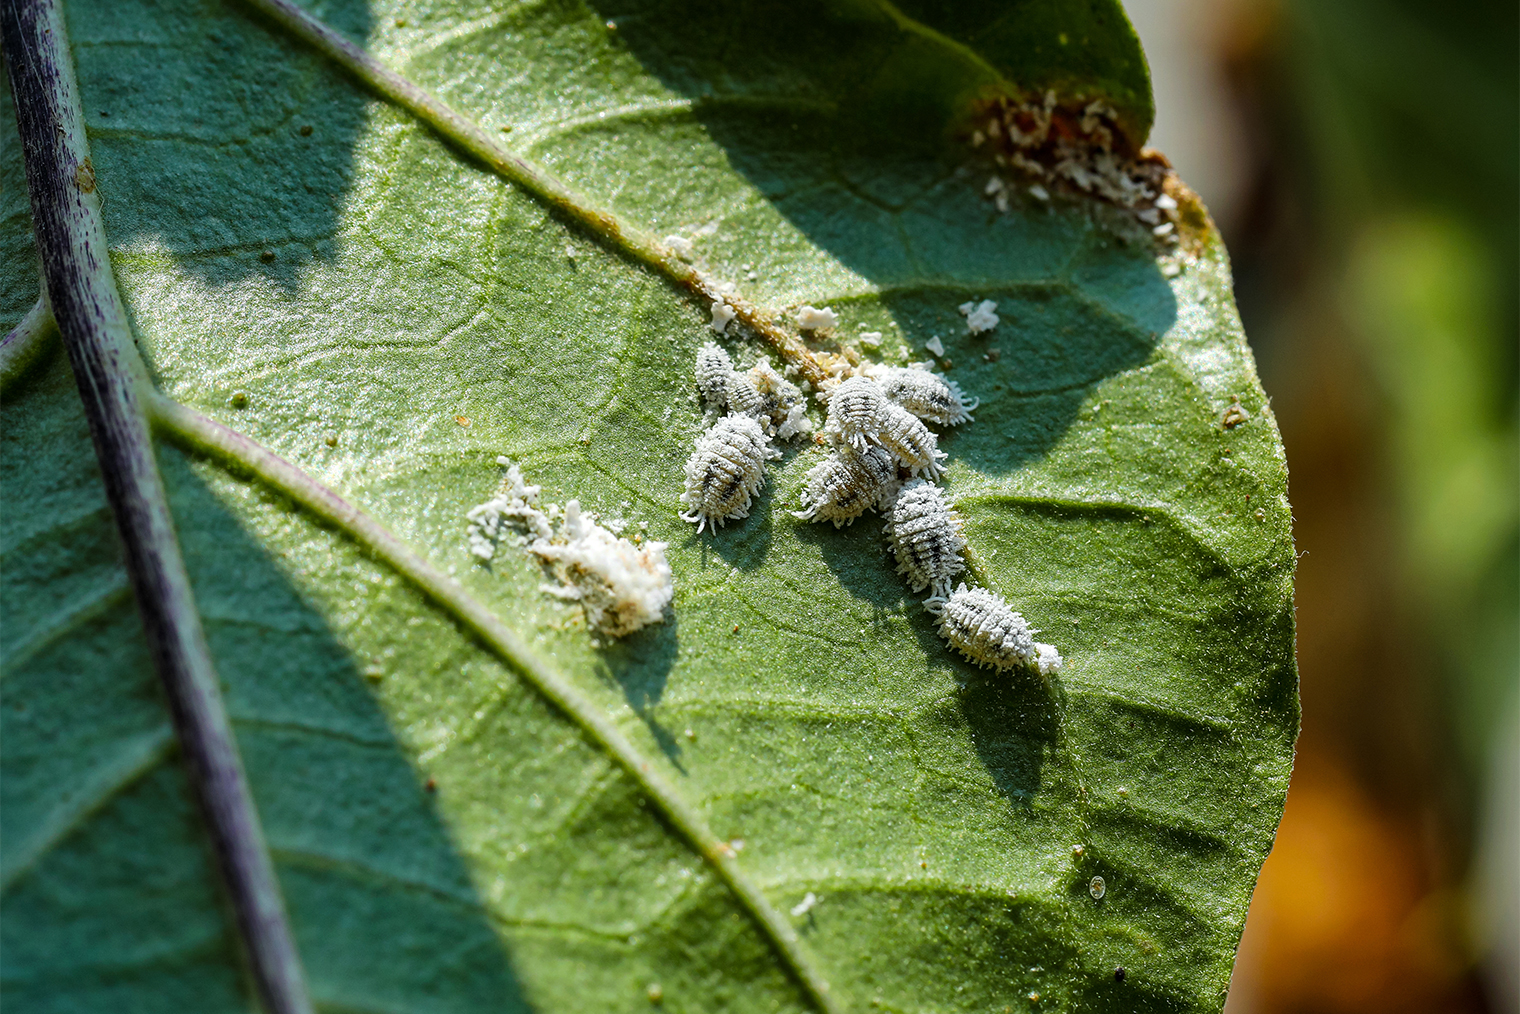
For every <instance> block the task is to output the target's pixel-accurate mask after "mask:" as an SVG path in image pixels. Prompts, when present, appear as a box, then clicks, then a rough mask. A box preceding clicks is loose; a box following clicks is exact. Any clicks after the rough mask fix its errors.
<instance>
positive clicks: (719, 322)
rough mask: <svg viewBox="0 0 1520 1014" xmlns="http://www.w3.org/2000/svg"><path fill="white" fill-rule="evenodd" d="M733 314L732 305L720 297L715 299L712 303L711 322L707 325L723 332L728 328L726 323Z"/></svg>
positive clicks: (731, 319) (730, 320)
mask: <svg viewBox="0 0 1520 1014" xmlns="http://www.w3.org/2000/svg"><path fill="white" fill-rule="evenodd" d="M734 316H735V313H734V308H733V307H731V306H729V305H728V304H727V303H726V302H724V301H723V300H721V299H715V300H713V305H712V323H711V324H709V325H708V326H709V327H711V328H712V329H713V330H714V331H716V332H718V333H719V334H723V333H725V332H726V331H727V330H728V325H729V324H730V323H731V322H732V321H733V319H734Z"/></svg>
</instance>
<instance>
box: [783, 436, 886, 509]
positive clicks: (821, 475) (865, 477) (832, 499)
mask: <svg viewBox="0 0 1520 1014" xmlns="http://www.w3.org/2000/svg"><path fill="white" fill-rule="evenodd" d="M806 479H807V488H806V489H804V490H803V492H802V504H803V507H804V508H805V509H804V510H800V511H793V512H792V514H793V516H795V517H799V518H803V519H804V520H807V521H832V522H834V527H835V528H840V527H842V526H844V525H845V524H847V523H849V522H851V521H854V520H855V519H856V518H858V517H860V516H861V515H862V514H864V513H865V512H866V511H867V510H870V509H871V508H881V507H883V506H885V505H886V504H887V503H890V502H891V498H892V497H893V496H894V495H895V494H896V491H897V490H896V487H897V466H896V464H895V463H894V462H893V461H892V456H891V455H890V454H888V453H887V452H886V451H884V450H882V449H881V448H880V447H867V448H866V449H865V450H864V451H859V452H857V451H855V450H853V449H852V448H850V447H848V446H845V447H841V448H839V449H838V450H837V451H835V452H834V453H833V454H830V455H829V456H828V457H827V458H825V459H824V460H823V461H821V462H819V463H818V464H816V465H814V466H813V467H812V468H810V469H809V470H808V473H807V476H806Z"/></svg>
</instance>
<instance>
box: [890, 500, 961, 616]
mask: <svg viewBox="0 0 1520 1014" xmlns="http://www.w3.org/2000/svg"><path fill="white" fill-rule="evenodd" d="M886 532H887V543H888V545H890V546H891V547H892V555H893V556H895V557H897V572H898V573H899V574H902V575H903V576H904V577H906V578H907V579H908V585H909V586H910V587H911V588H912V589H913V590H914V591H923V590H924V589H925V588H928V589H930V591H931V593H932V594H933V595H935V596H937V597H940V598H944V597H946V596H948V595H949V594H950V582H951V581H952V580H954V579H955V576H956V575H957V574H960V573H961V572H962V571H964V570H965V569H966V562H965V561H964V560H962V559H961V553H962V551H964V550H965V548H966V537H965V535H964V534H963V533H962V531H961V519H960V518H959V517H958V516H957V515H956V513H955V511H954V510H952V509H951V507H950V505H949V504H947V503H946V502H945V497H944V494H943V493H941V492H940V489H939V487H938V486H935V485H932V484H931V483H927V482H925V481H924V480H922V479H912V480H910V481H909V482H908V483H907V484H906V485H904V486H903V488H902V489H901V490H900V491H899V492H898V494H897V500H896V502H895V503H893V505H892V510H891V512H890V513H889V514H888V516H887V527H886Z"/></svg>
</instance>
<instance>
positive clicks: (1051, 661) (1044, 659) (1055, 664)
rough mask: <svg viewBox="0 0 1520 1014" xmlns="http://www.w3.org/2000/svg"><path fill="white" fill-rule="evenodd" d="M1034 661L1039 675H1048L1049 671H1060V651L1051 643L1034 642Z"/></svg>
mask: <svg viewBox="0 0 1520 1014" xmlns="http://www.w3.org/2000/svg"><path fill="white" fill-rule="evenodd" d="M1034 650H1035V662H1034V666H1035V668H1036V669H1037V670H1039V673H1040V675H1041V676H1049V675H1050V674H1051V673H1057V672H1060V671H1061V653H1060V652H1059V651H1057V650H1056V646H1055V645H1053V644H1043V643H1041V642H1039V641H1036V642H1035V643H1034Z"/></svg>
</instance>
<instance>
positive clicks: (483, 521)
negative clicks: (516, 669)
mask: <svg viewBox="0 0 1520 1014" xmlns="http://www.w3.org/2000/svg"><path fill="white" fill-rule="evenodd" d="M496 461H497V463H498V464H501V465H505V466H506V468H507V474H506V477H505V478H504V479H503V480H502V485H501V490H500V491H499V492H498V493H497V494H496V495H495V496H494V497H492V498H491V499H490V500H487V501H486V502H485V503H483V504H480V505H479V506H478V507H475V508H473V509H472V510H471V511H470V512H469V513H468V514H467V515H466V517H467V518H468V519H469V522H470V525H469V529H468V531H467V534H466V538H467V539H468V541H469V546H470V552H471V553H473V554H474V555H475V556H476V557H478V558H479V559H481V560H482V561H488V560H490V559H491V558H492V557H493V556H494V555H495V553H496V545H497V543H498V541H499V540H500V537H501V535H502V533H503V525H504V524H505V523H506V522H507V521H509V520H511V521H514V522H516V523H517V524H518V525H519V526H521V527H522V528H524V529H526V530H527V533H528V534H529V535H530V536H531V537H532V539H531V541H530V542H529V543H528V547H527V548H528V550H529V552H531V553H533V554H534V555H535V556H537V557H539V558H540V559H542V560H545V561H547V562H550V563H552V564H554V566H555V573H556V576H557V577H559V579H560V582H561V583H560V584H558V585H549V584H546V585H542V586H541V588H542V590H543V591H545V592H547V593H549V594H551V595H554V596H555V597H557V598H562V599H567V600H573V601H578V602H580V603H581V605H582V607H583V608H584V609H585V610H586V619H587V621H588V622H589V623H590V624H591V626H593V627H596V628H598V629H600V630H601V631H602V632H603V633H605V634H608V635H610V636H612V637H623V636H624V635H626V634H631V633H633V632H634V631H635V630H638V629H639V628H641V627H645V626H648V625H649V624H651V623H658V622H660V620H661V619H662V617H663V613H664V609H665V606H666V605H667V604H668V603H669V602H670V599H671V596H672V595H674V593H675V582H674V575H673V574H672V572H671V569H670V564H669V563H668V562H666V560H665V547H666V545H667V543H664V542H646V543H645V544H644V545H643V546H635V545H634V544H633V543H632V542H629V541H628V540H627V539H622V538H619V537H618V536H617V534H615V533H614V532H613V531H608V530H607V529H606V528H603V527H601V526H600V525H598V524H597V523H596V522H595V520H593V519H592V518H591V517H590V516H588V515H584V514H582V513H581V505H580V502H579V501H577V500H571V501H570V502H569V503H567V504H565V506H564V507H563V508H561V507H560V506H559V505H558V504H546V505H545V508H544V510H539V509H538V507H537V503H538V495H539V487H538V486H530V485H528V484H527V483H525V482H524V481H523V477H522V470H521V469H520V468H518V466H517V465H514V464H513V463H512V462H511V461H510V460H509V459H507V458H505V457H500V458H497V459H496ZM556 518H558V519H561V523H560V524H559V525H558V527H556V526H555V524H554V519H556ZM608 524H609V527H612V528H614V529H615V530H616V531H621V530H622V528H623V527H624V526H625V525H626V522H624V521H621V520H618V521H611V522H609V523H608Z"/></svg>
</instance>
